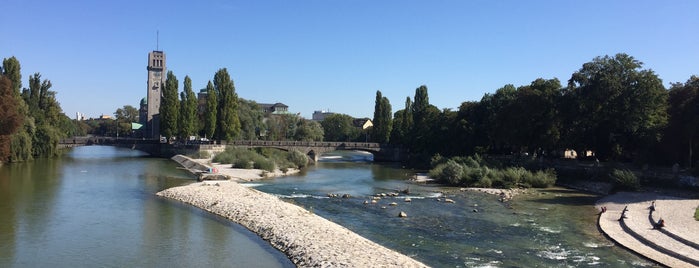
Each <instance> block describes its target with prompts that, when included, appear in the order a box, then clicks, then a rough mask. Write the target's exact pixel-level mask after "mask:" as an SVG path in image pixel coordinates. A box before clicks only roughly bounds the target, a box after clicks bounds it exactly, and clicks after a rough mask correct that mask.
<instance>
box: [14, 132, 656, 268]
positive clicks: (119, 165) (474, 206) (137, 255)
mask: <svg viewBox="0 0 699 268" xmlns="http://www.w3.org/2000/svg"><path fill="white" fill-rule="evenodd" d="M410 176H412V172H411V171H409V170H406V169H402V168H400V167H399V166H393V165H385V164H374V163H372V162H371V161H369V157H368V156H367V155H363V154H360V153H346V152H345V153H337V154H334V155H326V156H324V157H323V158H321V162H319V163H318V164H317V165H315V166H313V167H311V168H309V169H308V170H306V171H305V172H304V173H302V174H300V175H298V176H289V177H283V178H277V179H271V180H265V181H261V182H256V183H251V184H250V186H251V187H255V188H257V189H259V190H262V191H265V192H269V193H272V194H276V195H278V196H280V197H282V198H284V199H285V200H287V201H289V202H293V203H296V204H298V205H300V206H303V207H306V208H307V209H309V210H311V211H313V213H316V214H318V215H320V216H323V217H325V218H328V219H330V220H332V221H334V222H337V223H339V224H341V225H343V226H345V227H347V228H349V229H351V230H353V231H355V232H357V233H359V234H360V235H362V236H365V237H367V238H369V239H371V240H373V241H375V242H377V243H379V244H382V245H384V246H386V247H389V248H392V249H394V250H397V251H399V252H402V253H404V254H406V255H409V256H412V257H414V258H415V259H418V260H420V261H422V262H424V263H426V264H428V265H431V266H434V267H512V266H517V267H581V266H582V267H629V266H638V267H643V266H651V264H650V263H648V262H646V261H644V260H642V259H640V258H639V257H636V256H635V255H632V254H630V253H628V252H626V251H625V250H622V249H620V248H619V247H617V246H614V245H613V244H612V243H610V242H609V241H608V240H606V239H605V238H604V237H603V236H601V235H600V234H599V232H598V231H597V229H596V226H595V224H594V217H595V213H596V211H595V210H594V208H593V207H592V206H591V204H592V203H593V202H594V200H596V199H597V198H598V197H597V196H594V195H589V194H584V193H579V192H576V191H569V190H566V189H548V190H540V191H533V192H531V193H529V194H526V195H523V196H520V197H518V198H516V199H515V200H514V201H513V202H511V207H510V206H507V205H505V204H503V203H500V202H498V201H497V198H496V197H495V196H491V195H487V194H481V193H474V192H461V191H459V190H458V189H454V188H447V187H438V186H429V185H418V184H412V183H409V182H407V181H406V179H407V178H409V177H410ZM192 182H193V179H192V177H191V176H189V175H188V174H187V173H185V172H184V171H182V170H180V169H179V168H178V166H177V165H176V164H175V163H174V162H173V161H170V160H167V159H157V158H148V157H144V156H143V155H142V154H140V153H139V152H137V151H131V150H126V149H119V148H113V147H101V146H88V147H78V148H75V149H72V150H71V151H69V152H68V153H66V154H65V155H64V156H63V157H61V158H57V159H38V160H35V161H33V162H29V163H19V164H7V165H4V166H2V167H0V215H2V217H0V267H47V266H51V267H54V266H70V267H74V266H106V267H134V266H137V267H143V266H147V267H152V266H158V267H160V266H175V267H202V266H213V267H292V266H293V264H292V263H291V262H290V261H289V260H288V259H287V258H286V257H285V256H284V255H283V254H281V253H280V252H278V251H276V250H275V249H273V248H272V247H271V246H270V245H269V244H268V243H266V242H265V241H262V240H261V239H260V238H258V237H257V236H255V235H254V234H252V233H250V232H249V231H248V230H246V229H244V228H242V227H240V226H239V225H236V224H232V223H230V222H228V221H226V220H223V219H222V218H219V217H217V216H213V215H211V214H208V213H206V212H203V211H201V210H199V209H197V208H193V207H189V206H186V205H182V204H180V203H178V202H174V201H170V200H166V199H162V198H158V197H156V196H155V195H154V193H156V192H158V191H160V190H162V189H165V188H169V187H173V186H178V185H183V184H188V183H192ZM406 188H410V196H409V198H411V199H412V202H405V198H406V196H400V197H398V198H390V199H383V200H380V201H379V203H378V204H376V205H366V204H364V201H365V200H369V196H371V195H374V194H376V193H381V192H386V193H388V192H393V191H395V190H396V189H406ZM327 193H338V194H345V193H347V194H350V195H352V198H346V199H343V198H327V197H326V194H327ZM444 198H450V199H453V200H454V202H455V203H453V204H452V203H445V202H438V201H437V199H440V200H442V201H443V199H444ZM390 202H396V204H397V206H391V205H389V203H390ZM399 211H405V212H406V213H407V214H408V218H398V217H396V215H397V213H398V212H399ZM476 211H477V212H476Z"/></svg>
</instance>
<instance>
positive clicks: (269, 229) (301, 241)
mask: <svg viewBox="0 0 699 268" xmlns="http://www.w3.org/2000/svg"><path fill="white" fill-rule="evenodd" d="M173 160H174V161H176V162H178V163H180V164H181V165H182V166H184V167H186V169H187V170H189V171H190V172H193V174H196V173H198V171H199V168H201V167H206V168H214V167H217V166H222V167H223V166H229V168H223V169H219V170H218V172H219V173H222V174H225V175H227V176H229V177H230V178H232V179H231V180H224V181H204V182H198V183H192V184H190V185H186V186H179V187H173V188H170V189H166V190H163V191H161V192H158V193H157V195H158V196H161V197H166V198H170V199H174V200H177V201H180V202H183V203H187V204H190V205H193V206H195V207H198V208H201V209H203V210H206V211H208V212H211V213H214V214H216V215H219V216H221V217H224V218H226V219H229V220H231V221H233V222H235V223H238V224H240V225H242V226H244V227H246V228H247V229H249V230H250V231H252V232H254V233H255V234H257V235H258V236H260V237H261V238H262V239H264V240H266V241H268V242H269V243H270V244H272V246H274V247H275V248H277V249H278V250H280V251H281V252H283V253H284V254H286V255H287V256H288V257H289V259H290V260H291V261H292V262H293V263H294V264H296V265H297V266H298V267H427V265H425V264H423V263H421V262H419V261H416V260H414V259H412V258H410V257H408V256H405V255H403V254H401V253H398V252H396V251H393V250H390V249H388V248H386V247H383V246H381V245H379V244H377V243H375V242H372V241H370V240H368V239H366V238H364V237H362V236H360V235H358V234H356V233H354V232H352V231H350V230H349V229H347V228H345V227H342V226H340V225H338V224H336V223H333V222H331V221H328V220H326V219H324V218H322V217H320V216H317V215H315V214H313V213H312V212H309V211H308V210H306V209H304V208H301V207H299V206H296V205H293V204H290V203H288V202H285V201H283V200H281V199H279V198H278V197H276V196H273V195H271V194H267V193H263V192H260V191H257V190H255V189H251V188H249V187H245V186H243V185H240V184H239V183H238V182H240V181H251V180H258V179H262V178H265V177H263V176H260V175H261V173H263V171H262V170H254V169H253V170H245V169H237V168H230V165H221V164H214V165H210V164H206V163H207V162H209V161H210V160H209V159H196V160H195V159H191V158H189V157H186V156H182V155H178V156H175V157H173ZM194 166H196V167H195V168H189V167H194ZM288 174H289V173H286V175H288ZM266 175H270V176H271V175H275V176H281V175H285V173H282V172H274V173H267V174H266Z"/></svg>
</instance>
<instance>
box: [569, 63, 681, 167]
mask: <svg viewBox="0 0 699 268" xmlns="http://www.w3.org/2000/svg"><path fill="white" fill-rule="evenodd" d="M642 65H643V64H642V63H641V62H640V61H638V60H636V59H634V58H633V57H631V56H629V55H626V54H617V55H615V56H614V57H610V56H604V57H596V58H595V59H593V61H592V62H588V63H585V64H583V67H582V68H581V69H580V70H579V71H577V72H575V73H573V75H572V77H571V78H570V80H569V82H568V90H567V92H566V93H565V97H566V99H567V103H566V105H564V107H567V108H568V110H567V111H566V112H565V114H566V116H567V118H566V121H567V124H568V125H569V126H570V127H569V128H568V129H569V130H570V131H568V132H567V133H566V134H567V139H568V141H569V143H570V144H572V145H573V147H574V148H594V149H595V151H596V156H597V157H598V158H600V159H602V160H606V159H612V160H615V159H623V158H625V157H628V156H630V155H632V154H634V153H639V152H643V151H647V149H648V147H647V146H648V145H650V144H654V143H656V142H657V141H658V139H659V137H660V130H662V128H663V127H664V126H665V124H666V122H667V107H668V106H667V95H668V94H667V91H666V90H665V88H664V87H663V84H662V81H661V80H660V78H658V76H657V75H656V74H655V73H654V72H653V71H652V70H643V69H641V67H642Z"/></svg>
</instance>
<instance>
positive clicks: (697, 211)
mask: <svg viewBox="0 0 699 268" xmlns="http://www.w3.org/2000/svg"><path fill="white" fill-rule="evenodd" d="M694 219H695V220H697V221H699V207H697V208H696V209H695V210H694Z"/></svg>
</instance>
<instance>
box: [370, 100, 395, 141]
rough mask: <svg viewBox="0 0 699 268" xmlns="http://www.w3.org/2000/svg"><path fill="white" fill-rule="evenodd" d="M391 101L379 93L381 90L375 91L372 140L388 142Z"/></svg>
mask: <svg viewBox="0 0 699 268" xmlns="http://www.w3.org/2000/svg"><path fill="white" fill-rule="evenodd" d="M391 116H392V111H391V103H390V102H389V101H388V98H386V97H384V96H382V95H381V91H379V90H377V91H376V101H375V102H374V122H373V123H374V128H373V131H372V140H374V141H375V142H378V143H388V141H389V138H390V137H391V130H392V128H393V120H391Z"/></svg>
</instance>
